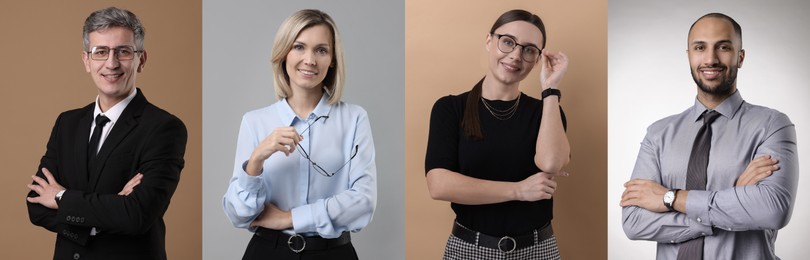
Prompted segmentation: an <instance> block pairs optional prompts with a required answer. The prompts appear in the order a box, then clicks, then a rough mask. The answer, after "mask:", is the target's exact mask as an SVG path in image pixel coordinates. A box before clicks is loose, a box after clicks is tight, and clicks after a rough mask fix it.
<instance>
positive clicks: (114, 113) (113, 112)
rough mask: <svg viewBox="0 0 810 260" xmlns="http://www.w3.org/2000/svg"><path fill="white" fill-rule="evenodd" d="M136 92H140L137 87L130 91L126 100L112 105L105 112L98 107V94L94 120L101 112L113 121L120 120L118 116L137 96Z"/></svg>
mask: <svg viewBox="0 0 810 260" xmlns="http://www.w3.org/2000/svg"><path fill="white" fill-rule="evenodd" d="M136 93H138V90H137V88H132V92H130V93H129V96H127V97H126V98H125V99H124V100H121V101H120V102H118V103H117V104H115V105H114V106H112V107H111V108H110V109H108V110H107V112H104V113H102V112H101V109H100V108H99V107H98V96H96V105H95V108H94V109H93V118H94V120H95V118H96V116H98V115H99V114H104V116H106V117H107V118H109V119H110V122H111V123H113V124H115V122H116V121H118V118H119V117H121V113H123V112H124V109H125V108H127V105H129V102H130V101H132V99H133V98H135V94H136ZM110 125H112V124H110Z"/></svg>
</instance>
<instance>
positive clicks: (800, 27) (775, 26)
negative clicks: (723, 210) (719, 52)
mask: <svg viewBox="0 0 810 260" xmlns="http://www.w3.org/2000/svg"><path fill="white" fill-rule="evenodd" d="M808 11H810V2H808V1H800V0H788V1H767V2H766V1H751V0H747V1H738V0H721V1H717V0H715V1H702V0H701V1H696V0H691V1H628V0H610V1H609V2H608V17H609V18H608V101H609V102H608V171H609V174H608V196H607V197H608V198H607V203H608V205H609V206H608V241H609V242H608V259H652V258H654V257H655V245H656V244H655V242H651V241H631V240H629V239H627V237H626V236H625V235H624V232H623V230H622V226H621V225H622V220H621V216H622V213H621V207H619V201H620V200H621V194H622V191H624V188H623V187H622V184H623V183H624V182H626V181H628V180H629V179H630V175H631V173H632V171H633V166H634V164H635V160H636V156H637V155H638V150H639V146H640V145H639V144H640V143H641V140H642V139H643V138H644V135H645V133H646V129H647V126H649V125H650V124H652V123H653V122H655V121H656V120H658V119H661V118H664V117H666V116H669V115H673V114H677V113H680V112H682V111H684V110H686V109H687V108H688V107H690V106H692V105H693V104H694V100H695V95H696V93H697V87H696V86H695V82H694V81H693V80H692V77H691V75H690V74H689V60H688V57H687V54H686V48H687V47H686V42H687V34H688V32H689V26H691V25H692V23H693V22H694V21H695V20H697V19H698V18H699V17H700V16H702V15H704V14H706V13H710V12H721V13H725V14H727V15H729V16H731V17H732V18H734V20H736V21H737V23H739V24H740V26H741V27H742V38H743V49H745V51H746V52H745V60H744V63H743V66H742V68H740V70H739V74H738V77H737V89H738V90H739V91H740V94H742V97H743V99H745V100H746V101H747V102H749V103H752V104H756V105H762V106H766V107H770V108H774V109H776V110H779V111H781V112H783V113H785V114H787V115H788V117H790V119H791V121H793V123H794V124H795V125H796V132H797V139H798V147H799V148H798V149H799V165H800V167H803V168H804V169H807V168H808V167H810V152H808V151H809V149H810V135H808V134H807V133H808V131H810V112H808V111H810V102H807V98H808V97H810V88H808V87H807V85H808V82H810V74H808V73H807V71H808V70H810V66H809V65H808V63H807V61H808V60H810V52H808V51H807V42H809V41H810V33H808V31H807V29H806V27H807V25H808V24H810V16H808V15H807V12H808ZM777 173H778V172H777ZM799 175H800V177H799V185H798V192H797V194H796V203H795V205H794V207H793V215H792V217H791V220H790V223H789V224H788V225H787V226H786V227H784V228H783V229H781V230H779V236H778V239H777V241H776V254H777V255H778V256H779V257H781V258H782V259H807V256H808V254H810V247H808V246H807V241H808V240H810V232H809V231H810V222H808V221H807V219H809V218H810V206H808V205H810V204H808V200H810V177H808V176H801V175H802V173H801V172H800V173H799Z"/></svg>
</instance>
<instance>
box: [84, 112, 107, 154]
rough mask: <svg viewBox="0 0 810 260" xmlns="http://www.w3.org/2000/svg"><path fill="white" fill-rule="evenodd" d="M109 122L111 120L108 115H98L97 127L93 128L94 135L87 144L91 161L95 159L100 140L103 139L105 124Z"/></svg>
mask: <svg viewBox="0 0 810 260" xmlns="http://www.w3.org/2000/svg"><path fill="white" fill-rule="evenodd" d="M108 122H110V119H109V118H107V117H106V116H104V115H102V114H98V116H96V128H95V129H93V136H92V137H90V144H88V145H87V159H88V161H89V162H93V161H95V158H96V154H98V147H99V141H100V140H101V132H103V129H104V125H106V124H107V123H108ZM90 165H92V164H90Z"/></svg>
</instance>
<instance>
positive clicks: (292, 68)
mask: <svg viewBox="0 0 810 260" xmlns="http://www.w3.org/2000/svg"><path fill="white" fill-rule="evenodd" d="M332 49H333V47H332V31H331V30H330V29H329V27H327V26H326V25H322V24H321V25H315V26H312V27H310V28H307V29H304V30H303V31H301V33H300V34H298V37H297V38H295V42H293V46H292V49H290V52H288V53H287V57H286V59H285V63H286V65H285V69H286V71H287V76H288V77H289V80H290V87H291V88H292V90H293V93H295V92H296V91H301V90H304V91H312V90H315V91H320V90H321V87H322V86H323V80H324V78H326V74H327V73H328V72H329V67H330V66H331V65H332V56H333V55H332Z"/></svg>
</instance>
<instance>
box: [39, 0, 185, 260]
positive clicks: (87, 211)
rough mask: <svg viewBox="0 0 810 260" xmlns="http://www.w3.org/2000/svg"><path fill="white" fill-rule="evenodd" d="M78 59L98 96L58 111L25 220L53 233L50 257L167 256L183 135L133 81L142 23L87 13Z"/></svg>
mask: <svg viewBox="0 0 810 260" xmlns="http://www.w3.org/2000/svg"><path fill="white" fill-rule="evenodd" d="M82 34H83V38H84V51H83V52H82V61H83V62H84V67H85V70H86V71H87V72H88V73H89V74H90V77H91V78H92V79H93V82H94V83H95V85H96V88H97V90H98V96H97V97H96V99H95V102H93V103H91V104H89V105H87V106H85V107H83V108H79V109H74V110H70V111H66V112H63V113H62V114H60V115H59V117H58V118H57V119H56V123H55V125H54V127H53V130H52V131H51V136H50V139H49V140H48V144H47V147H46V151H45V155H44V156H42V159H41V160H40V164H39V167H38V170H37V172H36V174H35V175H34V176H32V178H33V183H32V184H29V185H28V188H29V189H30V190H31V191H30V192H28V195H27V198H26V200H27V206H28V214H29V217H30V219H31V223H33V224H34V225H37V226H41V227H43V228H45V229H47V230H49V231H52V232H55V233H56V246H55V250H54V257H53V258H54V259H166V246H165V237H166V226H165V224H164V222H163V215H164V214H165V213H166V210H167V209H168V207H169V201H170V200H171V197H172V195H173V194H174V191H175V189H176V188H177V184H178V182H179V180H180V171H181V170H182V168H183V165H184V159H183V156H184V154H185V149H186V141H187V138H188V134H187V131H186V127H185V125H184V124H183V122H182V121H180V119H178V118H177V117H175V116H174V115H172V114H169V113H168V112H166V111H164V110H162V109H160V108H158V107H156V106H154V105H152V104H151V103H149V102H148V101H147V100H146V98H145V97H144V94H143V91H142V90H141V89H139V88H136V87H135V79H136V76H137V74H138V73H140V72H142V71H143V69H144V66H145V64H146V57H147V55H146V50H145V49H144V28H143V26H142V25H141V22H140V21H139V20H138V18H137V17H136V16H135V14H133V13H132V12H130V11H127V10H123V9H119V8H115V7H110V8H106V9H102V10H98V11H95V12H93V13H92V14H90V16H89V17H87V20H85V23H84V28H83V32H82Z"/></svg>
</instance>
